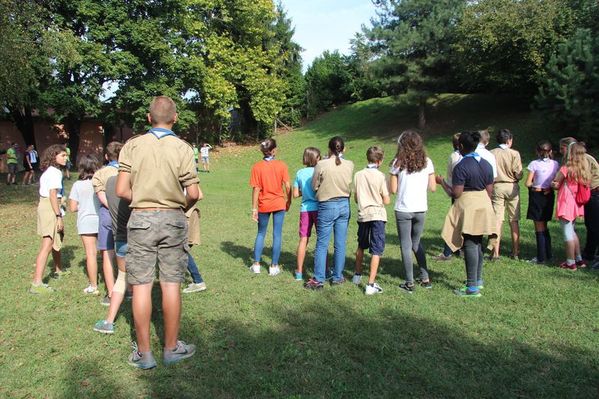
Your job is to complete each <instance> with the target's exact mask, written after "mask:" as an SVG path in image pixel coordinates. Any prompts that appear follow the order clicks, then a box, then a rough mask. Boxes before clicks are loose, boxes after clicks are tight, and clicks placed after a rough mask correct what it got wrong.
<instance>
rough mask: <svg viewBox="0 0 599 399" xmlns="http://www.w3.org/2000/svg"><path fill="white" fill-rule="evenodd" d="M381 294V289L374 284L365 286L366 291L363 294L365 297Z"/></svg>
mask: <svg viewBox="0 0 599 399" xmlns="http://www.w3.org/2000/svg"><path fill="white" fill-rule="evenodd" d="M382 292H383V289H382V288H381V286H380V285H378V284H377V283H374V284H372V285H370V284H368V285H367V286H366V290H365V291H364V293H365V294H366V295H374V294H380V293H382Z"/></svg>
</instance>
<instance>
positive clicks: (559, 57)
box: [536, 29, 599, 144]
mask: <svg viewBox="0 0 599 399" xmlns="http://www.w3.org/2000/svg"><path fill="white" fill-rule="evenodd" d="M536 103H537V107H538V108H540V109H541V110H543V111H544V112H545V113H546V114H547V115H548V116H549V117H550V118H551V119H552V120H553V121H554V122H556V124H557V126H559V127H560V128H562V129H567V130H568V131H571V132H575V133H573V134H574V135H576V136H578V137H580V138H582V139H584V140H586V141H587V142H592V143H595V144H597V143H598V142H599V140H598V137H599V39H597V36H596V35H594V34H593V33H592V32H591V30H589V29H579V30H577V31H576V33H575V35H574V36H573V37H572V38H570V39H569V40H567V41H565V42H564V43H562V44H561V45H560V46H559V48H558V51H557V52H556V54H555V55H554V56H552V57H551V59H550V60H549V63H548V64H547V67H546V73H545V77H544V79H543V80H542V82H541V86H540V88H539V93H538V95H537V96H536Z"/></svg>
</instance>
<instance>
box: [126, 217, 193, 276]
mask: <svg viewBox="0 0 599 399" xmlns="http://www.w3.org/2000/svg"><path fill="white" fill-rule="evenodd" d="M127 242H128V244H129V250H128V252H127V257H126V262H127V282H128V283H129V284H133V285H138V284H148V283H151V282H153V281H154V278H155V276H156V264H158V270H159V273H160V281H161V282H167V283H181V282H183V280H184V278H185V270H186V268H187V257H188V255H187V254H188V252H189V246H188V245H187V218H186V217H185V213H183V211H182V210H160V211H156V210H151V211H145V210H134V211H133V212H131V217H130V218H129V223H128V224H127Z"/></svg>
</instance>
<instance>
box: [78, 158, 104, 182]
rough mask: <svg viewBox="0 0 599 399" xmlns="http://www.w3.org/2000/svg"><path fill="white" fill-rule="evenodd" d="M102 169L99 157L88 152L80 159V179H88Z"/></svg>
mask: <svg viewBox="0 0 599 399" xmlns="http://www.w3.org/2000/svg"><path fill="white" fill-rule="evenodd" d="M98 169H100V161H99V160H98V157H96V156H95V155H91V154H86V155H83V156H82V157H81V159H79V180H88V179H91V178H92V177H93V176H94V173H96V171H97V170H98Z"/></svg>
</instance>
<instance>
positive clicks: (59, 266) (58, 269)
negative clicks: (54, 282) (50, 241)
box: [52, 249, 62, 272]
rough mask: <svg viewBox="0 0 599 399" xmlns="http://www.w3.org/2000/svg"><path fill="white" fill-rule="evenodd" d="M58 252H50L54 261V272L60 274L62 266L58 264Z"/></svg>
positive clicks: (59, 257)
mask: <svg viewBox="0 0 599 399" xmlns="http://www.w3.org/2000/svg"><path fill="white" fill-rule="evenodd" d="M60 259H61V256H60V251H55V250H54V249H53V250H52V260H53V261H54V271H55V272H61V271H62V265H61V264H60Z"/></svg>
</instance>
